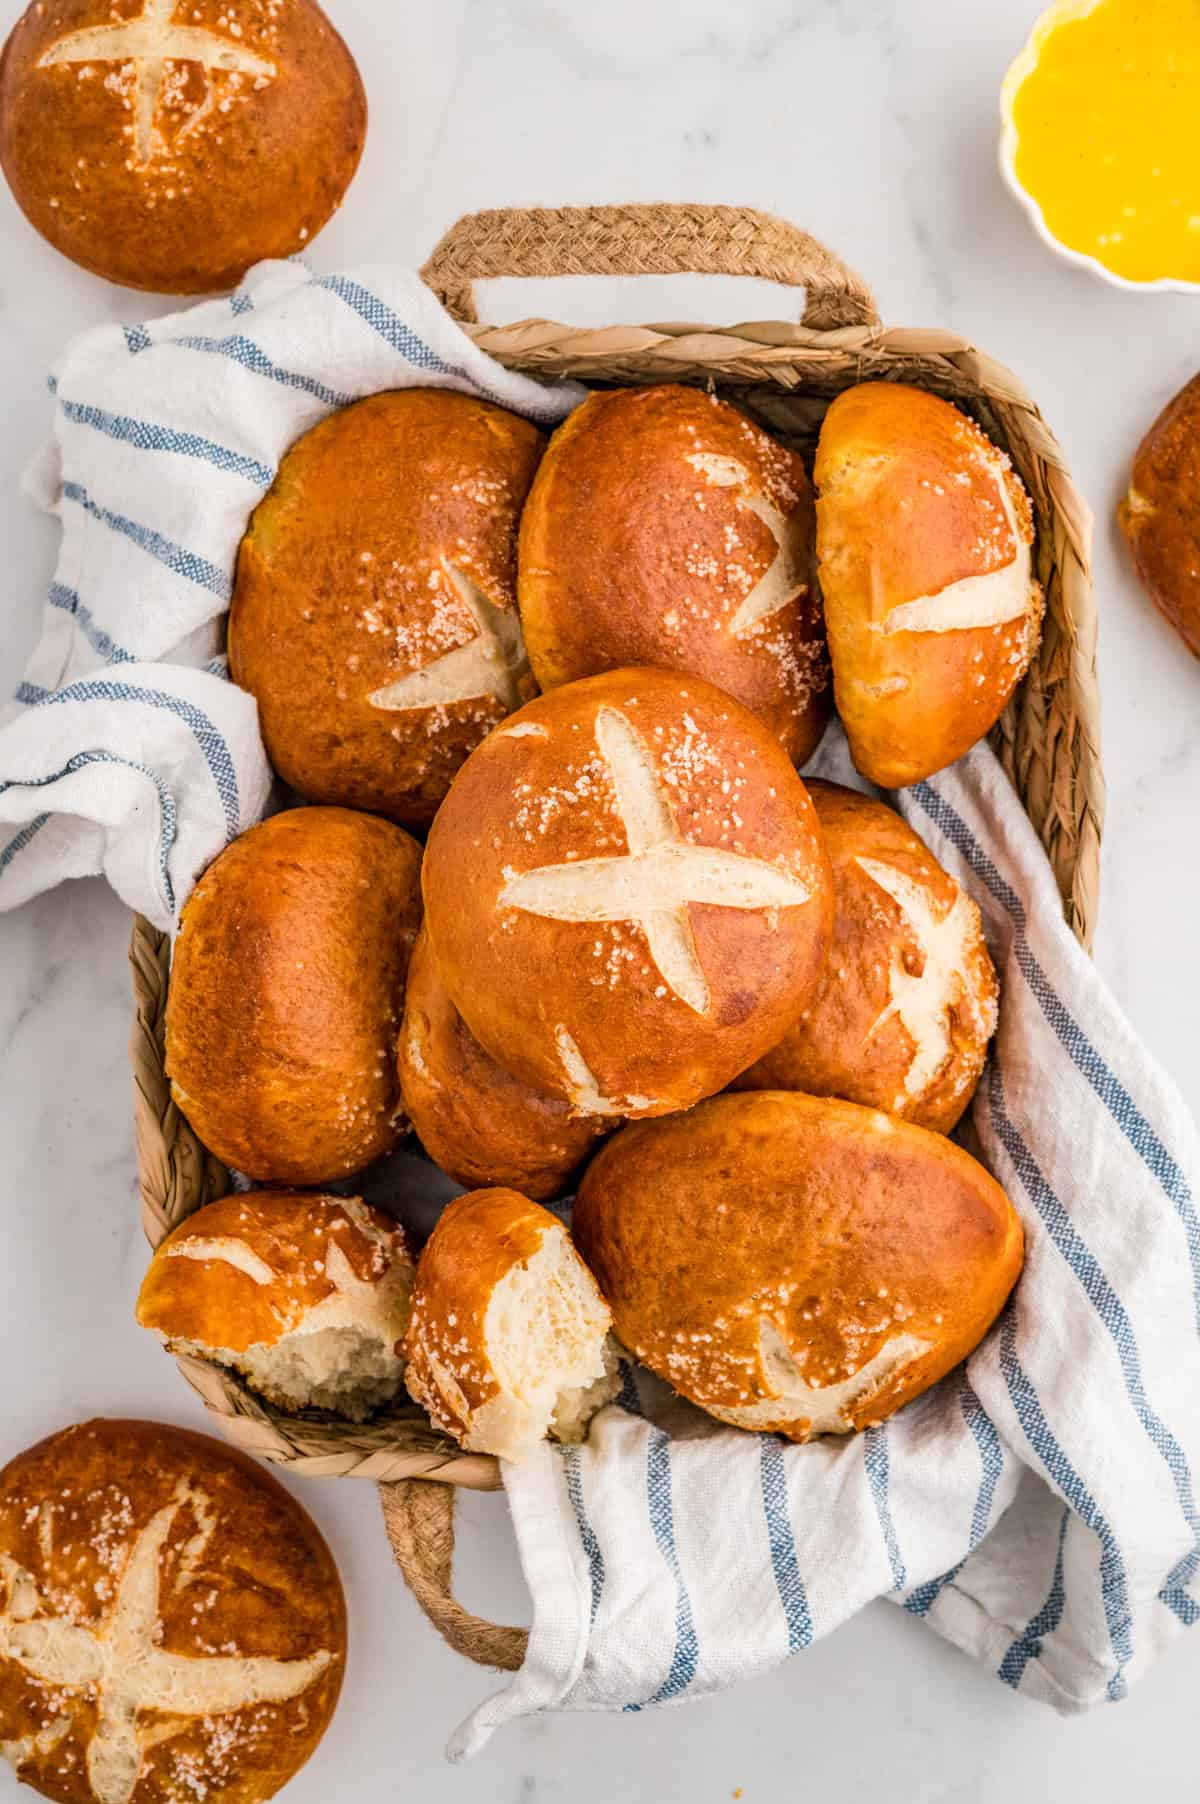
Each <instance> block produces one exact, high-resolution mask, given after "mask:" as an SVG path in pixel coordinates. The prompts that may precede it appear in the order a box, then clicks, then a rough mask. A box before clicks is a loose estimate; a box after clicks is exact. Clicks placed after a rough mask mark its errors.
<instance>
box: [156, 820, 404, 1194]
mask: <svg viewBox="0 0 1200 1804" xmlns="http://www.w3.org/2000/svg"><path fill="white" fill-rule="evenodd" d="M420 865H421V849H420V847H419V846H418V845H417V843H416V841H415V840H412V839H410V838H409V836H408V834H407V833H405V832H403V831H402V830H401V829H400V828H399V827H392V826H389V824H388V823H387V822H386V821H381V820H376V819H374V818H373V817H372V816H371V815H367V814H352V813H351V812H350V811H349V810H348V809H344V808H296V809H293V810H291V812H289V813H287V814H277V815H275V816H274V818H273V819H271V820H269V821H264V822H263V823H262V824H261V826H258V827H252V828H251V830H250V832H249V833H244V834H243V835H242V837H241V838H240V839H238V840H235V841H234V843H233V845H231V846H229V847H228V848H227V849H226V850H225V851H224V852H222V854H221V856H220V857H219V858H218V859H217V860H216V862H215V863H214V864H212V865H210V866H209V868H208V870H207V871H206V872H205V874H204V876H203V877H202V878H201V880H200V882H199V883H198V884H197V886H196V888H195V890H194V891H193V892H192V895H191V896H190V898H189V899H188V902H187V904H186V906H185V907H184V910H183V917H182V924H181V926H180V930H179V937H178V939H177V940H176V942H175V955H174V959H173V961H172V966H171V985H170V990H169V992H168V996H167V1021H166V1070H167V1075H168V1077H169V1078H170V1079H171V1094H172V1096H173V1097H174V1099H175V1102H176V1103H177V1104H178V1106H179V1108H180V1109H182V1111H183V1113H184V1114H185V1115H186V1117H187V1119H188V1121H189V1122H190V1123H191V1125H192V1127H193V1128H194V1129H195V1130H196V1132H197V1134H199V1136H200V1138H201V1140H202V1141H203V1142H204V1144H205V1146H207V1147H209V1148H210V1149H211V1150H212V1151H213V1152H214V1153H216V1154H217V1156H218V1157H219V1158H221V1159H223V1160H224V1161H225V1163H226V1164H227V1165H232V1166H234V1167H235V1168H236V1169H237V1170H238V1171H242V1172H245V1173H246V1175H247V1177H251V1178H257V1179H258V1180H259V1181H260V1182H261V1183H279V1184H323V1183H327V1182H329V1181H330V1180H331V1179H334V1178H343V1177H350V1176H351V1175H352V1174H353V1173H355V1172H357V1171H362V1170H363V1168H364V1167H365V1166H367V1165H369V1164H370V1163H371V1161H372V1160H373V1159H377V1158H379V1157H380V1156H381V1155H382V1154H383V1153H385V1152H388V1151H390V1149H391V1148H392V1147H393V1146H394V1145H395V1143H396V1140H397V1139H398V1138H399V1135H400V1132H401V1128H402V1125H403V1117H402V1114H401V1109H400V1087H399V1082H398V1080H397V1077H396V1064H395V1046H396V1035H397V1033H398V1032H399V1027H400V1017H401V1013H402V1011H403V1008H404V979H405V974H406V972H407V970H408V960H409V955H410V953H411V950H412V945H413V941H414V940H415V939H416V936H417V928H418V927H419V925H420V921H421V898H420V887H419V885H420Z"/></svg>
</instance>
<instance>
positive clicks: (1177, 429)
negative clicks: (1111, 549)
mask: <svg viewBox="0 0 1200 1804" xmlns="http://www.w3.org/2000/svg"><path fill="white" fill-rule="evenodd" d="M1120 521H1121V530H1122V532H1123V533H1124V534H1125V537H1126V538H1127V539H1128V541H1129V549H1130V550H1131V552H1132V553H1133V561H1134V564H1135V565H1136V567H1137V573H1138V575H1139V576H1140V577H1141V579H1142V583H1143V585H1144V587H1145V590H1146V593H1147V595H1149V597H1150V599H1151V601H1152V602H1153V603H1154V605H1155V607H1156V608H1157V609H1158V611H1159V613H1160V614H1162V615H1163V616H1164V617H1165V618H1166V619H1167V620H1169V621H1170V623H1171V625H1172V626H1173V627H1174V628H1175V631H1176V632H1177V633H1178V634H1179V635H1180V637H1181V638H1182V640H1183V642H1184V644H1185V645H1186V646H1187V648H1188V650H1189V651H1190V652H1191V653H1192V655H1193V657H1197V658H1200V375H1196V376H1193V377H1192V379H1191V381H1190V382H1189V383H1187V385H1186V386H1185V387H1184V388H1182V389H1180V391H1179V393H1178V394H1177V395H1176V396H1175V399H1174V400H1173V401H1171V402H1169V403H1168V405H1167V406H1166V407H1165V408H1164V409H1163V411H1162V412H1161V413H1160V414H1159V416H1158V418H1157V419H1156V420H1155V422H1154V424H1153V426H1151V428H1150V430H1149V432H1148V433H1147V434H1146V436H1145V438H1144V439H1143V440H1142V442H1141V444H1140V445H1139V446H1138V450H1137V456H1136V457H1135V458H1134V460H1133V473H1132V475H1131V477H1130V482H1129V492H1128V494H1127V495H1126V497H1125V499H1124V501H1123V502H1122V503H1121V507H1120Z"/></svg>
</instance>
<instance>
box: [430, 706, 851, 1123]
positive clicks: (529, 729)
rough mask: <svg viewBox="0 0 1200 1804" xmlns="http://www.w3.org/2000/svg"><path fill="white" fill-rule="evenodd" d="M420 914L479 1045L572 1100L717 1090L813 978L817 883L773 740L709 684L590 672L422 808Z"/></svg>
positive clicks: (799, 791)
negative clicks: (431, 816) (425, 813)
mask: <svg viewBox="0 0 1200 1804" xmlns="http://www.w3.org/2000/svg"><path fill="white" fill-rule="evenodd" d="M423 883H424V890H425V907H426V918H427V926H428V930H429V937H430V941H431V942H432V945H433V951H434V955H435V957H436V959H437V963H438V969H439V971H440V973H441V976H442V981H443V982H444V984H445V986H446V989H447V991H448V992H449V994H450V997H451V1000H452V1001H453V1002H454V1005H455V1007H456V1008H457V1009H458V1010H459V1012H460V1013H461V1015H462V1016H463V1019H464V1020H465V1021H466V1023H467V1026H468V1027H469V1028H470V1030H471V1032H472V1033H473V1034H474V1035H475V1038H476V1039H477V1040H479V1041H480V1043H481V1044H482V1045H483V1046H484V1047H485V1048H486V1050H487V1051H488V1052H490V1053H491V1055H492V1057H493V1058H494V1059H497V1060H498V1061H499V1062H500V1064H502V1065H503V1066H504V1068H505V1069H506V1070H508V1071H511V1072H512V1073H513V1074H514V1075H515V1076H517V1077H519V1078H521V1079H522V1081H523V1082H525V1083H527V1084H530V1085H532V1086H533V1087H534V1088H535V1089H539V1090H544V1091H547V1092H548V1093H550V1094H551V1095H554V1096H559V1097H561V1098H562V1099H563V1100H564V1101H566V1102H569V1103H571V1104H572V1105H573V1106H574V1107H575V1109H577V1110H578V1112H579V1113H580V1114H584V1115H610V1116H611V1115H627V1116H636V1115H661V1114H667V1113H669V1112H670V1111H671V1110H673V1109H684V1108H688V1107H689V1106H690V1105H691V1104H692V1103H694V1102H696V1101H698V1099H699V1098H700V1097H702V1096H706V1095H710V1094H711V1093H712V1092H713V1091H714V1090H719V1089H722V1088H723V1087H724V1086H725V1085H726V1084H727V1083H729V1081H730V1079H731V1078H733V1077H734V1076H735V1075H736V1074H737V1073H738V1072H739V1071H741V1070H743V1069H744V1068H745V1067H746V1066H747V1065H748V1064H751V1063H752V1062H753V1060H754V1059H756V1058H758V1057H759V1056H760V1055H761V1054H762V1053H764V1052H766V1051H767V1050H768V1049H769V1048H770V1047H771V1046H773V1045H775V1044H777V1043H778V1041H779V1040H780V1038H781V1037H782V1035H783V1034H784V1033H785V1032H786V1030H787V1029H788V1028H789V1027H790V1026H791V1025H792V1023H793V1022H794V1021H795V1019H796V1017H797V1015H798V1014H799V1012H800V1010H801V1008H802V1007H803V1006H804V1003H805V1000H806V998H807V997H808V996H809V994H810V993H811V991H812V988H813V985H814V984H815V982H816V979H817V975H818V972H819V970H820V966H821V962H822V959H823V958H824V955H825V950H826V947H827V944H828V939H829V932H830V928H831V924H832V908H833V893H832V883H831V880H830V876H829V865H828V861H827V859H826V857H825V853H824V851H823V849H822V846H821V841H820V834H819V831H818V828H817V822H816V816H815V814H814V813H813V808H812V804H811V802H810V801H809V799H808V795H807V793H806V791H805V788H804V785H803V783H801V781H800V779H799V777H797V775H796V773H795V771H794V770H793V769H792V766H791V764H790V762H789V760H788V757H787V754H786V752H785V751H784V750H783V748H782V746H781V745H780V744H779V741H778V740H777V739H776V738H775V737H774V735H773V734H772V733H771V732H770V731H769V730H768V729H767V728H766V727H765V726H764V725H763V724H762V722H761V721H760V720H758V718H757V717H756V716H755V715H753V714H751V713H749V712H748V710H747V709H745V708H743V707H741V706H740V705H739V703H737V702H735V701H733V700H732V699H731V698H730V697H729V696H726V695H722V694H721V692H720V691H719V690H717V689H712V688H710V687H709V686H708V684H707V683H701V682H698V681H697V680H696V679H694V678H684V677H679V676H676V675H674V674H672V673H670V672H668V671H660V670H619V671H608V672H605V673H603V674H602V675H600V676H595V677H588V678H586V679H585V680H584V681H583V682H579V683H570V684H567V685H565V686H564V687H563V688H561V689H554V690H551V691H550V692H549V693H548V694H547V695H543V696H540V697H539V698H538V699H537V700H536V701H534V702H531V703H530V704H529V705H528V706H527V707H525V708H523V709H522V710H521V711H520V713H519V714H517V715H515V716H514V718H513V719H512V720H511V721H510V722H508V723H506V725H504V726H503V727H501V728H500V729H499V730H498V731H497V732H495V733H493V734H492V736H491V737H490V738H489V739H488V740H486V741H485V742H484V744H483V745H482V746H481V747H480V748H479V750H478V751H477V752H476V753H475V754H474V755H473V756H472V757H471V758H470V759H469V760H468V762H467V763H466V765H465V766H464V767H463V769H462V770H461V771H460V773H459V775H458V777H457V779H456V781H455V784H454V787H453V789H452V790H451V791H450V794H449V796H448V797H447V798H446V802H445V804H444V806H443V808H442V810H441V813H440V814H439V815H438V817H437V820H436V821H435V822H434V824H433V830H432V832H431V833H430V835H429V843H428V847H427V849H426V855H425V865H424V876H423Z"/></svg>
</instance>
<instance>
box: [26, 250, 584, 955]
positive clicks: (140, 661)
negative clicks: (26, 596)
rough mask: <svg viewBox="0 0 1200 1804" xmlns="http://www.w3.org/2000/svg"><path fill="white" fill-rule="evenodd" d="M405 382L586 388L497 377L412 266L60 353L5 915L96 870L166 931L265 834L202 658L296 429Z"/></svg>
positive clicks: (220, 679) (279, 276) (224, 705)
mask: <svg viewBox="0 0 1200 1804" xmlns="http://www.w3.org/2000/svg"><path fill="white" fill-rule="evenodd" d="M413 386H421V387H427V388H428V387H436V388H454V389H459V390H462V391H463V392H465V393H467V394H475V395H482V396H484V397H486V398H487V399H489V400H494V401H498V402H500V403H501V404H502V405H503V406H505V407H511V408H513V409H515V410H517V411H518V412H521V413H524V414H526V415H527V416H528V417H529V418H531V419H534V420H537V421H538V422H539V423H542V424H545V425H553V424H555V423H556V422H557V421H558V420H560V419H562V417H563V416H564V414H566V413H567V412H569V411H570V409H571V407H572V406H574V405H575V404H576V402H577V401H578V400H579V399H580V398H581V396H582V392H583V391H582V390H581V389H579V388H577V387H576V386H575V385H574V384H571V383H567V384H563V385H561V386H560V387H558V388H557V389H548V388H545V387H543V386H541V385H540V384H538V383H535V382H532V381H530V380H529V379H528V378H527V377H525V376H519V375H514V374H510V373H509V372H508V371H506V370H503V369H501V368H500V366H499V364H497V363H495V362H493V360H492V359H491V358H490V357H485V356H484V355H483V354H482V353H481V352H480V351H477V350H476V349H475V346H474V345H473V344H472V342H471V340H470V339H469V338H468V337H467V335H466V334H465V333H464V332H463V331H461V329H460V328H459V327H458V326H457V325H455V323H454V321H453V320H452V319H451V318H450V316H449V315H448V314H447V313H446V312H445V311H444V310H443V309H442V307H441V306H439V304H438V302H437V301H436V300H435V299H434V297H433V295H432V294H431V293H430V291H429V289H428V288H426V286H425V284H424V283H423V282H422V281H420V280H419V278H418V277H417V276H416V275H414V274H412V273H411V272H407V271H394V270H393V271H388V270H383V269H371V270H365V271H360V272H352V273H350V274H346V275H331V276H315V275H314V274H313V273H312V272H311V271H310V270H309V269H307V268H306V267H305V266H304V265H303V264H302V263H299V262H288V263H263V264H260V265H259V266H258V267H257V268H256V269H254V270H252V271H251V272H250V274H249V275H248V276H247V277H246V280H245V282H244V283H243V284H242V287H241V288H240V289H239V290H238V292H237V293H236V294H235V295H233V296H232V297H231V298H230V299H227V300H218V301H208V302H205V303H203V304H202V305H200V306H194V307H189V308H187V309H186V310H184V311H183V312H180V313H175V314H172V315H170V316H169V317H167V318H165V319H160V320H155V321H153V322H151V323H150V324H149V325H146V326H132V327H122V326H116V325H108V326H100V327H98V328H96V329H95V330H94V331H91V332H85V333H83V334H81V335H80V336H79V337H78V338H76V339H74V340H73V341H72V343H71V344H70V345H69V346H68V348H67V350H66V352H65V354H64V356H63V357H62V359H61V361H60V363H59V364H58V366H57V368H56V370H55V372H54V375H53V376H52V378H51V388H52V389H53V390H54V393H55V400H56V407H55V420H54V443H53V446H52V447H51V448H50V450H49V451H48V452H47V453H46V454H45V456H44V457H43V458H42V459H40V460H39V462H38V464H37V465H36V466H35V468H34V469H33V470H32V471H31V472H30V476H29V479H28V485H27V486H28V487H29V489H30V491H31V493H32V495H33V498H34V499H35V500H36V501H37V502H39V503H40V505H42V506H44V507H46V508H47V509H49V510H51V511H53V512H55V513H57V515H58V517H59V519H60V520H61V522H62V529H63V538H62V549H61V552H60V556H59V560H58V567H57V570H56V572H55V580H54V583H53V585H52V587H51V591H50V596H49V600H48V603H47V606H46V612H45V624H44V628H43V631H42V636H41V640H40V642H39V644H38V646H37V649H36V650H35V652H34V654H33V657H32V659H31V661H30V664H29V667H28V669H27V671H26V673H25V680H24V682H23V683H22V684H21V686H20V688H19V689H18V690H17V693H16V697H15V700H14V702H13V704H12V707H11V708H10V709H9V710H7V712H6V717H5V719H4V724H3V725H0V910H3V909H6V908H15V907H16V906H17V904H18V903H21V902H24V901H26V900H28V898H29V897H30V896H33V895H37V894H38V893H39V892H40V891H41V890H44V889H48V888H49V887H50V886H51V885H53V884H55V883H58V882H59V881H61V879H63V878H64V877H83V876H90V875H94V874H97V873H102V874H103V875H104V876H106V877H107V878H108V881H109V882H110V883H111V884H112V886H113V888H114V889H115V890H116V891H117V892H118V894H119V895H120V896H121V897H123V899H124V900H125V901H126V902H127V903H128V904H129V906H130V907H131V908H135V909H137V910H138V911H139V912H140V913H142V914H144V915H146V916H147V917H148V918H149V919H150V920H151V921H153V922H154V923H155V924H156V925H157V926H159V927H162V928H167V929H170V928H172V927H173V926H174V925H175V924H176V922H177V919H178V913H179V909H180V907H181V906H182V904H183V902H184V900H185V899H186V897H187V895H188V892H189V890H190V889H191V887H192V885H193V883H194V882H195V880H196V878H197V877H198V875H199V874H200V872H201V871H202V870H203V869H204V868H205V866H206V865H208V864H209V863H211V861H212V859H213V858H215V857H216V855H217V853H218V852H219V851H220V850H221V849H222V847H223V846H225V845H226V844H227V843H228V841H229V840H231V839H234V838H236V837H237V835H238V834H239V833H241V832H244V830H245V829H246V828H247V827H249V826H251V825H252V824H253V823H254V822H255V821H256V820H258V819H259V817H260V816H261V814H262V812H263V808H264V806H265V803H266V799H267V793H268V789H269V787H270V782H271V774H270V770H269V768H268V765H267V761H266V757H265V755H264V752H263V748H262V741H261V740H260V738H259V734H258V715H257V709H256V707H255V704H254V701H253V699H252V698H251V697H250V696H248V695H246V694H245V693H244V692H243V691H241V690H239V689H237V688H235V687H234V686H233V685H232V684H230V683H229V682H228V681H226V680H225V677H224V666H223V664H222V663H221V662H220V661H219V659H218V658H217V653H218V650H219V647H220V644H221V626H222V621H223V618H224V615H225V611H226V609H227V608H228V606H229V598H230V595H231V593H232V587H233V575H234V567H235V564H236V560H237V551H238V545H239V543H240V541H241V538H242V535H243V533H244V532H245V530H246V522H247V519H248V518H249V515H250V513H251V511H252V510H253V508H254V507H255V506H256V505H257V503H258V502H259V501H260V500H261V499H262V496H263V495H264V494H265V492H266V490H267V489H268V488H269V487H270V486H271V483H272V481H273V480H274V476H275V471H276V469H277V467H278V464H279V460H280V458H281V457H282V456H283V454H284V452H285V451H286V450H287V449H288V447H289V445H291V444H292V443H293V442H294V440H296V439H297V438H299V436H300V434H301V433H303V432H305V431H307V430H308V428H309V427H310V426H314V425H316V423H317V421H318V420H321V419H323V418H324V417H325V415H326V414H328V413H331V412H333V411H334V410H335V409H336V408H339V407H344V406H346V405H347V404H348V403H349V402H351V401H357V400H361V399H362V398H363V397H364V396H365V395H373V394H377V393H378V392H379V391H380V390H381V389H389V388H407V387H413Z"/></svg>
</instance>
